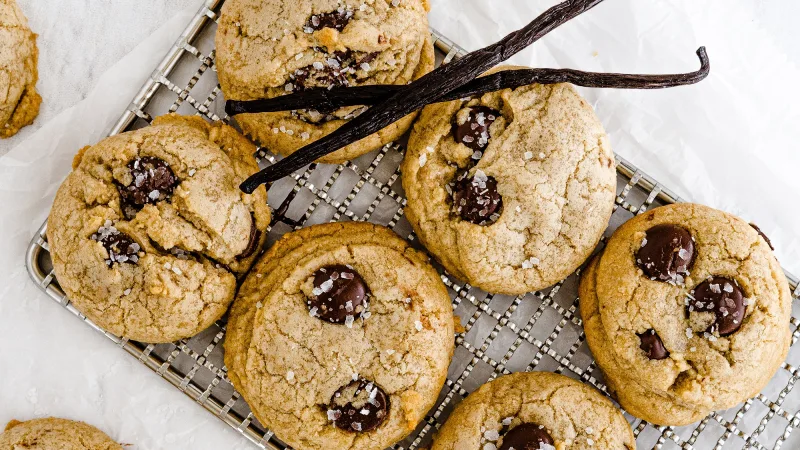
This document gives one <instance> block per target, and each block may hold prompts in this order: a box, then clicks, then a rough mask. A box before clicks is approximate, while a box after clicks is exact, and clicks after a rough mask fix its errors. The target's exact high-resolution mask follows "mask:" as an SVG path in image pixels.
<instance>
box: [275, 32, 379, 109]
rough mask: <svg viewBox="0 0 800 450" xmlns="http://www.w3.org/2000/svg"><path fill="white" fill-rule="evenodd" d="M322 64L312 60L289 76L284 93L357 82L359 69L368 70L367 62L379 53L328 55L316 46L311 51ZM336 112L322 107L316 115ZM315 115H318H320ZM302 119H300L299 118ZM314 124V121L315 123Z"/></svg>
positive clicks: (342, 85) (350, 52) (348, 84)
mask: <svg viewBox="0 0 800 450" xmlns="http://www.w3.org/2000/svg"><path fill="white" fill-rule="evenodd" d="M314 51H315V53H320V54H321V55H319V56H320V57H321V58H320V59H321V61H315V62H314V63H313V64H311V65H309V66H305V67H302V68H300V69H297V70H295V71H294V73H292V74H290V75H289V82H288V83H286V85H285V86H284V90H285V91H287V92H304V91H307V90H309V89H314V88H327V89H331V88H334V87H349V86H352V85H353V84H354V83H357V82H358V81H359V80H360V78H358V77H357V75H358V74H359V72H358V70H359V69H361V70H364V69H365V68H367V69H368V68H369V67H368V66H369V63H370V62H371V61H373V60H374V59H375V58H377V57H378V54H379V53H378V52H372V53H363V52H354V51H352V50H347V51H335V52H333V53H327V52H325V51H324V50H323V49H321V48H319V47H315V48H314ZM333 111H335V109H330V107H328V108H325V107H321V108H318V109H317V112H318V113H319V114H321V115H323V116H327V115H330V114H331V113H332V112H333ZM319 114H317V115H319ZM301 117H302V116H301ZM314 122H315V123H316V121H314Z"/></svg>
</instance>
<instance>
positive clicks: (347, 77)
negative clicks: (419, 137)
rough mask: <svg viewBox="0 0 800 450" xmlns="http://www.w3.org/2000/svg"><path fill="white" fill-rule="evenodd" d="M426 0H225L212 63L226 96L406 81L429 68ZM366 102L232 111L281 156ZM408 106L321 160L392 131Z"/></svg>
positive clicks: (333, 159) (358, 150)
mask: <svg viewBox="0 0 800 450" xmlns="http://www.w3.org/2000/svg"><path fill="white" fill-rule="evenodd" d="M427 10H428V3H427V0H402V1H398V0H302V1H291V0H228V1H227V2H225V5H224V6H223V8H222V15H221V17H220V20H219V28H218V30H217V37H216V45H217V70H218V73H219V80H220V85H221V87H222V91H223V92H224V94H225V97H226V98H227V99H228V100H257V99H261V98H272V97H276V96H279V95H284V94H286V93H288V92H297V91H302V90H304V89H309V88H319V87H322V88H327V87H331V86H357V85H365V84H399V85H402V84H407V83H409V82H411V81H413V80H415V79H417V78H419V77H421V76H422V75H424V74H426V73H428V72H430V71H431V70H432V69H433V66H434V53H433V44H432V43H431V35H430V31H429V30H428V19H427ZM364 109H365V108H364V107H359V106H356V107H346V108H340V109H338V110H336V111H314V110H307V111H290V112H276V113H258V114H239V115H237V116H236V122H237V123H238V124H239V125H240V126H241V127H242V130H243V131H244V132H245V134H247V135H248V136H251V137H252V138H253V139H254V140H256V141H257V142H259V143H260V144H261V145H263V146H265V147H267V148H268V149H270V150H271V151H273V152H277V153H281V154H283V155H288V154H291V153H292V152H294V151H295V150H297V149H299V148H301V147H303V146H305V145H308V144H310V143H311V142H313V141H315V140H318V139H320V138H321V137H323V136H326V135H328V134H330V133H331V132H333V131H334V130H336V129H337V128H339V127H340V126H342V125H343V124H344V123H346V122H347V121H348V120H349V119H351V118H353V117H355V116H356V115H358V114H360V113H361V112H363V111H364ZM414 117H415V114H411V115H409V116H408V117H405V118H403V119H401V120H400V121H398V122H396V123H394V124H392V125H389V126H387V127H386V128H384V129H383V130H381V131H379V132H378V133H375V134H373V135H370V136H368V137H366V138H364V139H362V140H360V141H358V142H355V143H352V144H350V145H348V146H347V147H344V148H343V149H341V150H338V151H336V152H334V153H331V154H330V155H328V156H325V157H323V158H321V159H320V161H321V162H325V163H340V162H343V161H347V160H349V159H353V158H355V157H357V156H360V155H363V154H364V153H368V152H370V151H372V150H375V149H376V148H379V147H381V146H382V145H384V144H387V143H389V142H392V141H394V140H396V139H398V138H399V137H400V136H401V135H403V133H405V132H406V131H407V130H408V128H409V127H410V126H411V123H412V121H413V119H414Z"/></svg>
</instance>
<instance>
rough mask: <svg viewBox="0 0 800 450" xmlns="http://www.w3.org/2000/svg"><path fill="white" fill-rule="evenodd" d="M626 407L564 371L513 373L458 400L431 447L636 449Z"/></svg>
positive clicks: (477, 449)
mask: <svg viewBox="0 0 800 450" xmlns="http://www.w3.org/2000/svg"><path fill="white" fill-rule="evenodd" d="M635 448H636V441H635V440H634V437H633V432H632V431H631V427H630V425H628V422H627V421H626V420H625V417H624V416H623V415H622V413H621V412H620V411H619V410H618V409H617V408H616V407H615V406H614V404H613V403H611V401H609V400H608V399H607V398H606V397H605V396H603V394H601V393H600V392H598V391H596V390H595V389H593V388H592V387H590V386H587V385H585V384H583V383H581V382H578V381H575V380H573V379H572V378H568V377H565V376H563V375H556V374H554V373H549V372H527V373H524V372H523V373H514V374H511V375H506V376H502V377H500V378H497V379H496V380H493V381H490V382H489V383H486V384H484V385H483V386H481V387H480V388H479V389H478V390H477V391H475V392H473V393H472V394H470V395H469V397H467V398H466V399H465V400H464V401H462V402H461V403H460V404H459V405H458V406H456V408H455V410H454V411H453V413H452V414H451V415H450V417H448V419H447V422H446V423H445V424H444V426H443V427H442V428H441V430H439V433H438V434H437V435H436V437H435V438H434V442H433V446H432V448H431V450H466V449H470V450H472V449H474V450H480V449H483V450H497V449H499V450H511V449H515V450H527V449H531V450H536V449H541V450H554V449H558V450H589V449H592V450H594V449H604V450H633V449H635Z"/></svg>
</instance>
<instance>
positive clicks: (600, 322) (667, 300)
mask: <svg viewBox="0 0 800 450" xmlns="http://www.w3.org/2000/svg"><path fill="white" fill-rule="evenodd" d="M664 226H677V227H680V228H681V229H683V230H685V232H687V233H688V234H689V235H690V236H691V239H692V243H693V245H692V247H693V248H694V250H693V253H694V255H693V257H692V255H690V254H689V253H688V252H687V253H683V252H681V251H680V250H677V251H676V250H675V249H677V247H675V248H666V247H665V248H666V250H665V251H664V254H667V255H669V254H670V253H675V254H676V255H677V254H678V253H682V256H685V257H686V258H687V260H688V259H692V261H691V263H690V264H688V265H686V267H687V270H686V273H685V276H676V277H675V278H674V279H672V280H669V281H662V280H661V279H659V278H658V277H656V276H647V275H645V272H644V271H643V270H642V269H641V268H640V261H641V258H640V257H639V255H641V254H642V253H647V252H642V249H644V248H645V247H647V246H648V244H650V242H649V241H652V240H653V237H652V231H651V232H650V233H648V230H658V229H664ZM648 237H650V239H649V240H648ZM673 239H675V240H673V241H672V242H673V243H675V242H677V240H678V238H677V237H674V238H673ZM678 257H680V256H678ZM703 286H709V287H710V288H709V290H711V291H716V293H717V297H719V296H726V293H727V294H728V298H729V300H726V301H725V303H723V307H721V308H718V311H716V312H715V311H714V310H712V309H711V305H710V302H709V301H708V298H709V290H706V289H705V288H703ZM737 292H741V293H742V294H743V297H744V302H743V305H742V307H743V310H738V312H737V305H736V302H734V301H733V300H734V297H735V295H734V294H735V293H737ZM712 296H713V293H712ZM580 297H581V302H580V306H581V315H582V317H583V320H584V326H585V330H586V336H587V341H588V343H589V346H590V348H591V350H592V353H593V354H594V355H595V357H596V359H597V362H598V365H599V366H600V367H601V369H602V370H603V372H604V373H605V375H606V379H607V380H608V384H609V387H610V388H611V389H612V390H613V391H615V392H616V394H617V397H618V399H619V401H620V403H621V404H622V406H623V407H624V408H625V409H627V410H628V411H629V412H630V413H632V414H634V415H636V416H637V417H640V418H643V419H645V420H647V421H649V422H653V423H656V424H660V425H685V424H688V423H692V422H695V421H697V420H699V419H701V418H702V417H704V416H705V415H707V414H709V413H710V412H711V411H714V410H721V409H727V408H730V407H733V406H735V405H736V404H738V403H740V402H742V401H744V400H746V399H748V398H750V397H752V396H754V395H756V394H757V393H758V392H759V391H760V390H761V389H763V388H764V386H766V384H767V383H768V382H769V380H770V378H772V376H773V375H774V374H775V372H776V371H777V370H778V368H779V367H780V365H781V363H782V362H783V360H784V359H785V357H786V354H787V352H788V347H789V343H790V339H791V335H790V329H789V326H788V325H789V316H790V313H791V295H790V292H789V286H788V283H787V282H786V278H785V276H784V274H783V271H782V269H781V267H780V264H779V263H778V261H777V260H776V259H775V256H774V255H773V253H772V250H771V249H770V247H769V244H768V243H767V241H766V240H765V239H764V238H763V237H762V236H761V235H760V234H759V233H758V231H756V230H755V229H754V228H753V227H751V226H750V225H749V224H748V223H747V222H745V221H743V220H741V219H739V218H737V217H735V216H733V215H730V214H727V213H724V212H722V211H718V210H715V209H712V208H709V207H705V206H702V205H694V204H677V205H671V206H666V207H661V208H656V209H654V210H652V211H649V212H647V213H645V214H642V215H640V216H638V217H635V218H633V219H631V220H629V221H628V222H626V223H625V224H623V225H622V226H621V227H620V228H619V229H618V230H617V231H616V232H615V233H614V235H613V236H612V238H611V239H610V240H609V242H608V245H607V247H606V249H605V250H604V252H603V254H602V256H600V257H598V258H596V260H595V261H593V262H592V264H590V266H589V267H588V268H587V270H586V271H585V272H584V274H583V276H582V279H581V286H580ZM739 314H741V316H740V315H739ZM739 317H741V319H737V318H739ZM731 318H733V319H731ZM720 319H725V320H730V321H729V322H725V321H724V320H723V321H720ZM720 323H722V324H723V326H722V327H720ZM726 325H727V328H726ZM731 330H732V331H731ZM643 337H647V339H646V340H645V339H644V338H643ZM654 342H655V343H656V344H657V345H658V347H659V348H662V347H663V351H661V352H653V351H652V345H653V343H654ZM655 356H657V357H655Z"/></svg>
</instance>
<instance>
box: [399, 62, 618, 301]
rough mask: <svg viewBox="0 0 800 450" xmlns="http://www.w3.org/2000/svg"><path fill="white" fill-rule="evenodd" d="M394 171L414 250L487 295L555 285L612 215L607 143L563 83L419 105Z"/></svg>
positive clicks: (577, 262)
mask: <svg viewBox="0 0 800 450" xmlns="http://www.w3.org/2000/svg"><path fill="white" fill-rule="evenodd" d="M506 69H508V67H506ZM402 172H403V188H404V189H405V192H406V194H407V196H408V206H407V207H406V210H405V212H406V217H407V218H408V220H409V222H410V223H411V225H412V226H413V228H414V231H415V232H416V233H417V235H418V236H419V238H420V241H421V242H422V243H423V244H424V245H425V247H427V249H428V250H429V251H430V252H431V253H432V254H433V255H434V256H435V257H436V259H437V260H439V262H441V263H442V265H443V266H445V268H446V269H447V270H448V271H449V272H450V273H452V274H453V275H455V276H456V277H458V278H460V279H462V280H464V281H467V282H469V283H470V284H472V285H473V286H476V287H479V288H481V289H483V290H486V291H489V292H496V293H503V294H521V293H524V292H528V291H533V290H537V289H541V288H545V287H547V286H550V285H552V284H554V283H556V282H557V281H559V280H561V279H563V278H565V277H566V276H567V275H569V274H570V273H571V272H573V271H574V270H575V269H576V268H577V267H578V266H580V264H582V263H583V262H584V261H585V260H586V258H588V257H589V255H590V254H591V252H592V250H593V249H594V248H595V246H596V245H597V243H598V241H599V240H600V237H601V236H602V234H603V231H604V230H605V228H606V226H607V225H608V220H609V218H610V216H611V212H612V209H613V206H614V195H615V189H616V172H615V169H614V155H613V153H612V152H611V148H610V146H609V143H608V136H606V133H605V131H604V130H603V126H602V125H601V123H600V121H599V120H598V119H597V117H596V116H595V114H594V111H593V110H592V108H591V106H590V105H589V104H588V103H586V101H585V100H584V99H583V98H581V96H580V95H578V93H577V92H576V91H575V89H574V88H572V86H570V85H567V84H559V85H552V86H542V85H531V86H526V87H522V88H518V89H514V90H511V89H505V90H502V91H499V92H494V93H489V94H484V95H483V96H481V97H480V98H479V99H470V100H461V101H453V102H448V103H439V104H434V105H430V106H427V107H426V108H425V109H424V110H423V111H422V113H421V115H420V118H419V120H418V121H417V122H416V123H415V124H414V130H413V131H412V133H411V138H410V140H409V144H408V151H407V153H406V156H405V159H404V161H403V165H402Z"/></svg>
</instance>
